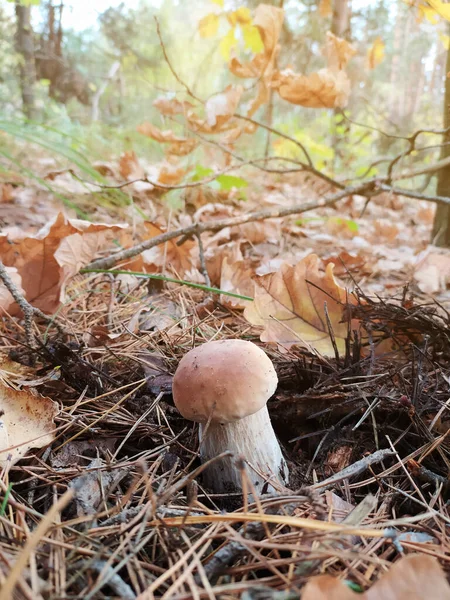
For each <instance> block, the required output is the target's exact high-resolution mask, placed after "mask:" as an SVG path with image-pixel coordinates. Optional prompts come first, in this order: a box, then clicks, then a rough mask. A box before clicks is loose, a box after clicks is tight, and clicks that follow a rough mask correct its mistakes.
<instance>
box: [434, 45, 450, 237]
mask: <svg viewBox="0 0 450 600" xmlns="http://www.w3.org/2000/svg"><path fill="white" fill-rule="evenodd" d="M449 72H450V48H449V49H448V50H447V64H446V67H445V96H444V129H448V128H449V127H450V78H449V77H448V75H447V74H448V73H449ZM442 138H443V139H442V142H443V144H444V145H443V146H442V148H441V159H444V158H448V157H449V156H450V133H447V134H446V135H444V136H442ZM436 194H437V195H438V196H445V197H446V198H450V168H449V167H447V168H446V169H441V170H440V171H438V182H437V189H436ZM432 241H433V243H434V244H436V246H444V247H446V248H450V206H448V205H444V204H438V206H437V209H436V215H435V217H434V224H433V233H432Z"/></svg>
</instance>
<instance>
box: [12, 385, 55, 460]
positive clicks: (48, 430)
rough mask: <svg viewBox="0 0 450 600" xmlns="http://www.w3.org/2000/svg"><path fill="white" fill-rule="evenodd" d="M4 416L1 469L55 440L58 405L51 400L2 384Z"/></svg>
mask: <svg viewBox="0 0 450 600" xmlns="http://www.w3.org/2000/svg"><path fill="white" fill-rule="evenodd" d="M0 414H1V421H2V435H1V436H0V444H1V445H0V466H5V465H6V464H8V463H9V464H11V465H14V464H16V462H17V461H19V460H20V459H21V458H22V457H23V456H25V455H26V454H27V452H28V451H29V450H30V449H31V448H43V447H44V446H47V445H48V444H51V443H52V441H53V440H54V437H55V432H54V430H55V424H54V419H55V417H56V415H57V414H58V405H57V403H56V402H54V401H53V400H50V398H46V397H45V396H41V395H40V394H33V393H32V392H31V391H21V390H14V389H12V388H9V387H7V386H6V385H3V384H0ZM5 444H6V446H5ZM15 446H17V447H15ZM9 457H10V458H9Z"/></svg>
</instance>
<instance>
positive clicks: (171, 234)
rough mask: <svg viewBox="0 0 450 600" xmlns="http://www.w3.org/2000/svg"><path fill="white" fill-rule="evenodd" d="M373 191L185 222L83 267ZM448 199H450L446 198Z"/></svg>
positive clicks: (360, 189) (363, 188) (364, 187)
mask: <svg viewBox="0 0 450 600" xmlns="http://www.w3.org/2000/svg"><path fill="white" fill-rule="evenodd" d="M376 193H377V192H376V190H375V182H374V181H369V182H366V183H362V184H361V185H359V186H356V187H348V188H345V189H344V190H342V191H339V192H336V193H335V194H332V195H331V196H328V198H324V199H323V200H319V201H315V202H307V203H305V204H295V205H294V206H290V207H287V208H268V209H265V210H260V211H257V212H252V213H248V214H246V215H241V216H239V217H231V218H228V219H220V220H217V221H206V222H205V223H194V224H193V225H189V226H188V227H182V228H181V229H175V230H174V231H167V232H166V233H163V234H161V235H157V236H156V237H153V238H151V239H149V240H145V241H144V242H141V243H140V244H137V245H136V246H132V247H131V248H126V249H125V250H121V251H120V252H117V253H116V254H113V255H111V256H108V257H106V258H101V259H99V260H95V261H93V262H92V263H90V264H89V265H87V266H86V269H110V268H111V267H113V266H115V265H116V264H117V263H118V262H121V261H124V260H127V259H129V258H133V257H134V256H137V255H138V254H141V252H144V250H149V249H150V248H154V247H155V246H158V245H159V244H163V243H165V242H168V241H169V240H173V239H174V238H177V237H184V238H188V237H191V236H193V235H195V236H198V235H200V234H202V233H203V232H205V231H220V230H221V229H225V227H233V226H236V225H243V224H244V223H251V222H253V221H262V220H265V219H277V218H280V217H286V216H288V215H295V214H301V213H304V212H307V211H309V210H313V209H315V208H323V207H325V206H331V205H333V204H335V203H336V202H338V201H339V200H342V199H343V198H346V197H347V196H351V195H352V194H361V195H365V194H370V195H372V194H376ZM449 202H450V199H449Z"/></svg>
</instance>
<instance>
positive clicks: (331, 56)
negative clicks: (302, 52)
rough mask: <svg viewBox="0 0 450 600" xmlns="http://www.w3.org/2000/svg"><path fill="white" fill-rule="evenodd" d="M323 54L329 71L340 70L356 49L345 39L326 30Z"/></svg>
mask: <svg viewBox="0 0 450 600" xmlns="http://www.w3.org/2000/svg"><path fill="white" fill-rule="evenodd" d="M323 54H324V56H325V57H326V59H327V63H328V68H329V69H330V71H342V69H345V67H346V66H347V63H348V61H349V60H350V59H351V58H352V56H354V55H355V54H356V49H355V48H354V46H352V45H351V44H350V43H349V42H347V40H344V39H343V38H339V37H337V36H336V35H334V33H331V31H327V39H326V42H325V47H324V49H323Z"/></svg>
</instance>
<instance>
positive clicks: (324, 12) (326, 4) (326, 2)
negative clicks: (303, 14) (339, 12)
mask: <svg viewBox="0 0 450 600" xmlns="http://www.w3.org/2000/svg"><path fill="white" fill-rule="evenodd" d="M332 12H333V9H332V6H331V0H320V4H319V14H320V16H321V17H329V16H330V15H331V13H332Z"/></svg>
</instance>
